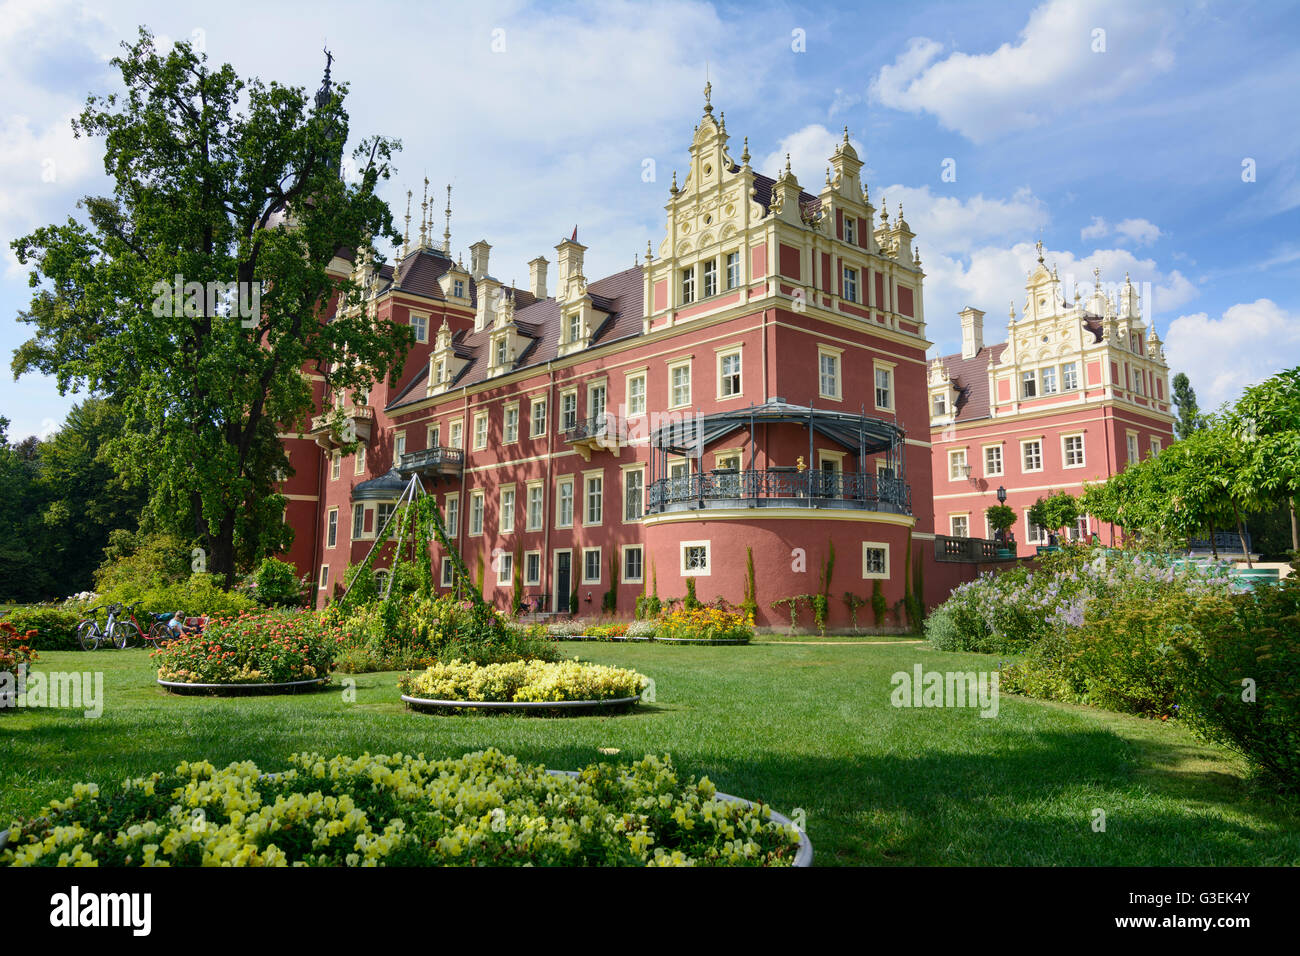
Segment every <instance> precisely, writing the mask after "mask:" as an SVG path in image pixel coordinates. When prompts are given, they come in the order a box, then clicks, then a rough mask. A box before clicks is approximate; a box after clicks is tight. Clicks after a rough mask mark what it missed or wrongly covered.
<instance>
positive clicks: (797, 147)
mask: <svg viewBox="0 0 1300 956" xmlns="http://www.w3.org/2000/svg"><path fill="white" fill-rule="evenodd" d="M843 141H844V132H843V130H841V131H840V132H838V133H836V132H832V131H831V130H828V129H827V128H826V127H825V126H823V125H822V124H821V123H813V124H812V125H810V126H805V127H804V128H803V129H800V130H795V132H793V133H791V134H790V135H789V136H786V137H785V138H784V139H782V140H781V142H780V143H779V144H778V145H777V148H776V149H774V150H773V151H772V152H770V153H768V154H767V155H766V156H765V157H763V158H762V159H761V160H759V162H758V164H757V165H756V166H754V169H755V170H757V171H758V172H760V173H763V174H764V175H766V176H773V177H775V176H778V175H780V174H781V172H782V171H783V170H784V169H785V157H786V154H787V153H789V154H790V170H791V172H793V173H794V175H795V178H796V179H798V180H799V185H800V186H802V187H803V188H804V189H806V190H807V191H808V192H810V193H813V194H814V195H815V194H817V193H819V192H821V189H822V184H823V183H824V182H825V179H826V168H827V167H828V166H829V165H830V158H831V154H832V153H834V152H835V148H836V147H837V146H839V145H840V143H841V142H843ZM849 143H851V144H852V146H853V148H854V149H855V150H857V153H858V158H859V159H860V160H862V161H863V162H866V160H867V149H866V147H865V146H863V145H862V143H861V142H860V141H858V140H856V139H854V138H853V136H852V135H851V134H850V136H849Z"/></svg>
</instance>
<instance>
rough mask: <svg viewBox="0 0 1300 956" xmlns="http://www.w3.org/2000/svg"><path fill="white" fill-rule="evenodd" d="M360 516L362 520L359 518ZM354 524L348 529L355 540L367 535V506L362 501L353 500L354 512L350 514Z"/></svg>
mask: <svg viewBox="0 0 1300 956" xmlns="http://www.w3.org/2000/svg"><path fill="white" fill-rule="evenodd" d="M358 516H360V520H357V518H358ZM350 518H351V520H352V525H351V527H350V528H349V529H348V530H349V531H350V532H351V538H352V540H353V541H360V540H362V539H363V538H364V537H365V536H366V506H365V505H363V504H362V503H361V502H359V501H357V502H353V504H352V514H351V515H350Z"/></svg>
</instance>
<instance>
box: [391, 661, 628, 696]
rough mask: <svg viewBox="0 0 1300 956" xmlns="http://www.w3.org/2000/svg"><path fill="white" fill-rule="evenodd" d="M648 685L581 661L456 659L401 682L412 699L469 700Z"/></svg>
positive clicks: (606, 692) (618, 692)
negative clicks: (481, 663)
mask: <svg viewBox="0 0 1300 956" xmlns="http://www.w3.org/2000/svg"><path fill="white" fill-rule="evenodd" d="M648 684H649V679H648V678H646V677H644V676H643V675H641V674H638V673H637V672H636V671H632V670H627V669H625V668H622V667H607V666H605V665H603V664H584V663H582V662H580V661H561V662H559V663H551V662H548V661H511V662H509V663H505V664H488V665H487V666H485V667H481V666H479V665H477V664H473V663H470V662H468V661H452V662H450V663H447V664H434V665H433V666H431V667H430V668H429V669H428V670H426V671H424V672H423V673H421V674H407V675H405V676H404V677H403V678H402V679H401V680H400V681H398V687H400V688H401V690H402V693H403V694H406V695H407V696H408V697H420V698H424V699H426V700H465V701H566V700H618V699H620V698H624V697H635V696H637V695H638V694H640V693H641V691H642V690H643V689H644V688H645V687H646V686H648Z"/></svg>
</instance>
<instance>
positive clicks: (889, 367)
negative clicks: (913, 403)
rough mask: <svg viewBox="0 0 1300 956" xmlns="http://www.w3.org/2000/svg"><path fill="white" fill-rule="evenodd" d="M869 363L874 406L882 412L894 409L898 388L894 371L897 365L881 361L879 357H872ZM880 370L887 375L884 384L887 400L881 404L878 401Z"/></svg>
mask: <svg viewBox="0 0 1300 956" xmlns="http://www.w3.org/2000/svg"><path fill="white" fill-rule="evenodd" d="M871 364H872V373H871V386H872V387H871V397H872V398H873V399H874V400H875V403H876V408H878V409H880V410H881V411H884V412H892V411H893V410H894V406H895V405H896V404H897V400H896V393H897V388H898V381H897V378H896V377H895V375H894V372H895V371H896V370H897V368H898V366H897V364H896V363H894V362H882V361H881V360H880V359H872V360H871ZM881 372H884V373H885V374H886V375H887V376H888V379H887V381H886V385H885V392H886V396H885V397H886V399H887V401H886V403H885V404H883V405H882V404H881V403H880V373H881Z"/></svg>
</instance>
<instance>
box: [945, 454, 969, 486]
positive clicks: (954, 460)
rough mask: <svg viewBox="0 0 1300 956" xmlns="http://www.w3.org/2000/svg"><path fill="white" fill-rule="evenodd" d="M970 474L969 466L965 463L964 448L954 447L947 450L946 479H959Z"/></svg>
mask: <svg viewBox="0 0 1300 956" xmlns="http://www.w3.org/2000/svg"><path fill="white" fill-rule="evenodd" d="M969 474H970V466H969V465H967V464H966V449H965V448H955V449H953V450H952V451H950V452H948V480H949V481H961V480H962V479H963V478H965V477H966V476H967V475H969Z"/></svg>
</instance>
